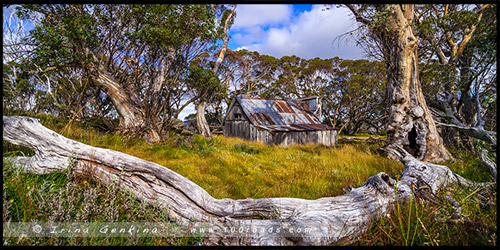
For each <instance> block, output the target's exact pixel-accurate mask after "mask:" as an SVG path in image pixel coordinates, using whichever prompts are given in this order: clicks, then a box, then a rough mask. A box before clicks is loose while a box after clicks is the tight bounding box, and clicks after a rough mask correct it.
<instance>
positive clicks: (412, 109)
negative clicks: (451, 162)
mask: <svg viewBox="0 0 500 250" xmlns="http://www.w3.org/2000/svg"><path fill="white" fill-rule="evenodd" d="M413 8H414V6H413V5H411V4H404V5H389V6H388V10H389V11H391V13H392V17H393V19H392V20H391V22H390V24H389V25H387V26H388V27H391V29H390V31H389V32H387V33H386V34H385V35H386V39H387V40H386V42H385V43H384V56H385V57H386V59H385V60H386V65H387V72H388V76H387V93H388V98H389V121H388V125H387V138H388V144H389V145H391V144H393V145H399V146H403V147H404V148H405V149H406V150H407V151H408V152H409V153H411V154H412V155H413V156H415V157H416V158H417V159H419V160H423V161H436V162H439V161H445V160H448V159H450V158H451V155H450V153H449V152H448V150H447V149H446V148H445V147H444V144H443V140H442V139H441V136H440V135H439V134H438V132H437V129H436V124H435V122H434V119H433V117H432V115H431V112H430V111H429V108H428V107H427V104H426V102H425V98H424V96H423V94H422V88H421V86H420V77H419V70H418V54H417V47H418V46H417V44H418V38H417V37H416V36H415V34H414V33H413V28H412V23H413V18H414V9H413ZM390 155H391V154H390Z"/></svg>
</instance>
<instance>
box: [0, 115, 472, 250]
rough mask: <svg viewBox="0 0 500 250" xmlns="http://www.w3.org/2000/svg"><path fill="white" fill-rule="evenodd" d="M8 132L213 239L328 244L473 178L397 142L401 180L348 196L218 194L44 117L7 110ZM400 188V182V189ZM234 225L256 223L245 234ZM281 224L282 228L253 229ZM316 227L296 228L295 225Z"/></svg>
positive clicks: (46, 164)
mask: <svg viewBox="0 0 500 250" xmlns="http://www.w3.org/2000/svg"><path fill="white" fill-rule="evenodd" d="M3 139H4V141H7V142H9V143H13V144H16V145H21V146H25V147H28V148H31V149H33V150H34V151H35V155H34V156H33V157H12V158H9V160H10V161H12V162H13V163H14V164H15V165H18V166H19V167H21V168H23V169H24V170H25V171H29V172H32V173H36V174H45V173H50V172H53V171H62V170H65V169H67V168H69V167H70V168H71V169H70V170H71V171H72V172H73V173H74V174H76V175H83V176H89V175H90V176H91V177H92V178H93V179H95V180H96V181H98V182H101V183H104V184H118V185H120V187H121V188H123V189H127V190H130V191H133V193H134V194H136V195H137V197H138V199H140V200H142V201H144V202H147V203H155V204H159V205H161V206H166V207H167V208H168V210H167V211H168V215H169V218H171V219H172V220H174V221H175V222H176V223H178V224H180V225H190V226H193V227H196V226H201V225H208V226H209V227H211V228H212V229H213V230H214V231H213V232H210V233H206V234H205V235H204V244H207V245H216V244H224V245H328V244H332V243H335V242H337V241H340V240H342V239H345V238H346V237H349V238H351V237H356V236H358V235H361V234H362V233H363V232H364V231H365V230H366V229H367V228H368V226H369V224H370V222H371V221H372V220H373V219H376V218H378V217H379V216H383V215H384V214H385V213H386V212H387V211H388V210H389V209H391V206H392V205H393V204H394V203H395V202H396V195H398V199H400V200H402V199H409V198H410V197H411V195H412V193H413V192H416V191H417V190H418V188H419V186H420V185H426V186H428V187H429V189H430V192H432V193H434V192H436V191H437V190H438V189H440V188H441V187H444V186H446V185H449V184H451V183H457V182H458V183H460V184H463V185H473V183H471V182H470V181H468V180H466V179H464V178H462V177H460V176H458V175H456V174H454V173H452V172H451V171H450V170H449V169H448V168H447V167H445V166H441V165H436V164H431V163H426V162H421V161H419V160H417V159H415V158H414V157H413V156H411V155H410V154H408V153H407V152H406V151H405V150H404V149H403V148H401V147H399V146H389V147H388V150H389V151H391V152H392V154H393V155H394V157H395V158H398V159H400V160H401V161H402V162H403V163H404V164H405V168H404V170H403V172H402V175H401V179H400V180H399V181H396V180H394V179H392V178H390V177H389V175H387V174H386V173H383V172H382V173H379V174H377V175H375V176H372V177H370V178H369V179H368V180H367V181H366V182H365V183H364V184H363V185H362V186H360V187H358V188H353V189H350V190H349V191H347V193H346V194H345V195H341V196H336V197H325V198H320V199H316V200H304V199H297V198H262V199H251V198H248V199H240V200H233V199H215V198H214V197H212V196H211V195H210V194H208V193H207V192H206V191H205V190H204V189H202V188H201V187H200V186H198V185H196V184H195V183H193V182H191V181H190V180H188V179H187V178H185V177H183V176H181V175H179V174H177V173H176V172H174V171H171V170H170V169H168V168H167V167H165V166H161V165H159V164H156V163H153V162H149V161H146V160H142V159H139V158H137V157H134V156H130V155H127V154H124V153H121V152H118V151H114V150H110V149H102V148H97V147H92V146H89V145H85V144H83V143H80V142H76V141H74V140H70V139H68V138H65V137H63V136H61V135H59V134H57V133H55V132H54V131H52V130H50V129H48V128H46V127H44V126H42V125H41V124H40V122H39V120H38V119H34V118H29V117H19V116H13V117H6V116H4V117H3ZM396 187H397V188H396ZM228 228H244V229H250V230H249V231H246V232H245V233H244V235H235V234H231V233H229V232H225V231H224V229H226V230H227V229H228ZM253 228H256V229H266V230H267V229H269V228H271V229H274V232H276V229H280V233H272V234H270V233H268V231H261V230H256V231H253V230H251V229H253ZM297 228H302V229H305V228H309V229H310V230H309V231H302V232H301V233H297V231H295V233H292V232H291V231H290V230H296V229H297Z"/></svg>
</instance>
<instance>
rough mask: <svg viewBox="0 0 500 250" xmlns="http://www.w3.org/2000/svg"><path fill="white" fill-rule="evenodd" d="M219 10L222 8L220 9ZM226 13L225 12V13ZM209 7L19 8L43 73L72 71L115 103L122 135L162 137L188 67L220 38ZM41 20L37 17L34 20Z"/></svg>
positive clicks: (184, 88)
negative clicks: (30, 27) (28, 25)
mask: <svg viewBox="0 0 500 250" xmlns="http://www.w3.org/2000/svg"><path fill="white" fill-rule="evenodd" d="M218 8H219V7H218ZM221 8H224V7H221ZM220 13H221V12H216V11H214V8H213V6H211V5H172V4H165V5H91V4H85V5H81V4H80V5H76V4H72V5H22V6H21V7H20V8H18V15H19V17H21V18H22V19H23V20H33V21H34V26H35V27H34V28H33V30H32V31H31V32H30V34H29V36H28V37H27V38H26V42H27V43H30V44H33V45H35V46H34V50H33V51H32V53H31V54H30V56H29V57H30V58H31V63H33V64H35V65H37V66H38V67H40V68H41V69H42V71H41V72H42V73H44V74H48V73H52V72H57V71H62V70H67V71H69V72H72V73H73V74H75V75H78V77H81V78H82V79H84V80H87V81H88V82H89V83H91V87H92V88H94V89H100V90H101V91H102V93H104V94H105V95H106V96H107V97H108V98H109V100H110V101H111V102H112V104H113V107H114V109H115V110H116V113H117V114H118V117H119V120H120V129H121V131H123V132H129V133H128V134H136V135H140V136H142V137H144V138H145V139H146V140H147V141H148V142H158V141H160V140H161V139H162V134H163V132H165V128H166V125H167V124H168V120H169V118H170V117H173V116H175V115H177V114H178V113H179V112H180V110H179V109H181V108H182V105H181V104H182V102H183V100H184V95H186V93H188V92H189V91H190V89H189V88H188V86H187V85H186V83H185V79H186V78H187V77H188V74H189V71H188V67H189V65H190V62H191V61H192V60H193V59H194V58H196V56H198V55H199V54H201V53H203V52H207V51H210V49H214V47H215V46H216V42H217V41H218V40H219V39H220V38H221V37H222V35H221V25H219V23H217V22H218V21H220V18H219V19H218V18H216V15H217V14H220ZM33 17H37V19H35V20H34V19H33Z"/></svg>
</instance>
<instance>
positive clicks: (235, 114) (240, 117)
mask: <svg viewBox="0 0 500 250" xmlns="http://www.w3.org/2000/svg"><path fill="white" fill-rule="evenodd" d="M234 119H235V120H243V116H242V115H241V113H234Z"/></svg>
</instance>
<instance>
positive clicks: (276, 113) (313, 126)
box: [229, 96, 334, 131]
mask: <svg viewBox="0 0 500 250" xmlns="http://www.w3.org/2000/svg"><path fill="white" fill-rule="evenodd" d="M235 101H238V102H239V104H240V105H241V107H242V109H243V112H244V113H245V115H246V116H247V117H248V118H249V119H250V122H251V123H252V124H253V125H254V126H255V127H257V128H260V129H265V130H269V131H314V130H333V129H334V128H332V127H330V126H327V125H325V124H322V123H321V122H320V120H319V119H318V117H316V116H315V115H314V113H313V112H312V111H311V110H310V109H309V104H308V103H307V102H305V101H301V100H279V99H262V98H251V97H243V96H237V97H236V100H235ZM233 105H234V103H233V104H232V105H231V107H232V106H233ZM231 107H230V108H229V110H230V109H231Z"/></svg>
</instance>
